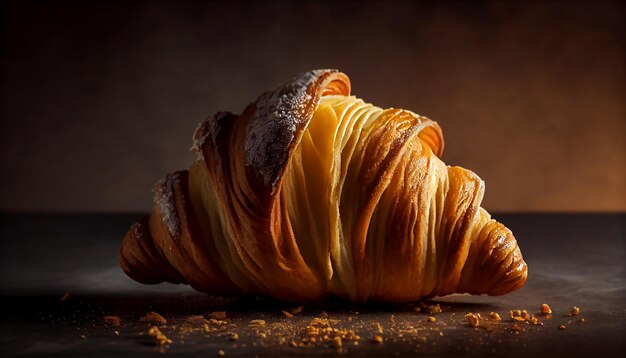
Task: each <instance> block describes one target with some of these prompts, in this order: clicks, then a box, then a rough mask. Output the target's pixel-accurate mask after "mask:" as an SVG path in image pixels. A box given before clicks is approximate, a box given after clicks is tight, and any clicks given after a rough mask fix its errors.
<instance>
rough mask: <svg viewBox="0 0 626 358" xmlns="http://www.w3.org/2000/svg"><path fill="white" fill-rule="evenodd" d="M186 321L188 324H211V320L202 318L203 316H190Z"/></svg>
mask: <svg viewBox="0 0 626 358" xmlns="http://www.w3.org/2000/svg"><path fill="white" fill-rule="evenodd" d="M185 320H186V321H187V322H189V323H207V322H209V320H208V319H206V318H204V316H202V315H194V316H188V317H187V318H186V319H185Z"/></svg>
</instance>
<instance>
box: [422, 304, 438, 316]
mask: <svg viewBox="0 0 626 358" xmlns="http://www.w3.org/2000/svg"><path fill="white" fill-rule="evenodd" d="M425 308H426V311H427V312H428V313H430V314H436V313H441V306H440V305H439V304H436V305H432V306H429V305H426V306H425Z"/></svg>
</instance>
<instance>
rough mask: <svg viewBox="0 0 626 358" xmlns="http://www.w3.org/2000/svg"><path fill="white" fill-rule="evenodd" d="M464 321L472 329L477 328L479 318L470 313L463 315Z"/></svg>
mask: <svg viewBox="0 0 626 358" xmlns="http://www.w3.org/2000/svg"><path fill="white" fill-rule="evenodd" d="M465 319H466V320H467V322H469V325H470V326H472V327H478V324H479V323H480V321H479V316H478V315H476V314H474V313H471V312H470V313H468V314H466V315H465Z"/></svg>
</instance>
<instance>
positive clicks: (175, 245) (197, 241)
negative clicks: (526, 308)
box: [120, 70, 527, 302]
mask: <svg viewBox="0 0 626 358" xmlns="http://www.w3.org/2000/svg"><path fill="white" fill-rule="evenodd" d="M193 140H194V146H193V148H192V149H193V150H194V151H196V153H197V155H196V159H195V161H194V162H193V164H192V166H191V168H190V169H189V171H179V172H175V173H173V174H169V175H168V176H166V177H165V178H164V179H163V180H161V181H159V182H158V183H157V185H156V188H155V190H154V210H153V212H152V214H151V215H150V217H149V218H146V219H144V220H142V221H140V222H138V223H136V224H134V225H133V226H132V227H131V228H130V230H129V231H128V233H127V234H126V236H125V237H124V240H123V243H122V247H121V250H120V265H121V267H122V269H123V270H124V271H125V272H126V273H127V274H128V275H129V276H130V277H131V278H133V279H135V280H137V281H139V282H143V283H147V284H154V283H158V282H162V281H167V282H173V283H187V284H189V285H191V286H192V287H193V288H195V289H196V290H198V291H202V292H206V293H209V294H215V295H242V294H259V295H267V296H272V297H275V298H277V299H282V300H290V301H316V300H321V299H324V298H325V297H327V296H328V295H334V296H338V297H342V298H345V299H348V300H352V301H367V300H377V301H388V302H407V301H415V300H418V299H420V298H423V297H432V296H441V295H447V294H451V293H455V292H459V293H462V292H466V293H471V294H489V295H502V294H505V293H508V292H511V291H513V290H515V289H517V288H519V287H521V286H522V285H523V284H524V282H525V280H526V275H527V267H526V263H525V262H524V260H523V259H522V254H521V253H520V250H519V248H518V246H517V242H516V241H515V238H514V236H513V234H512V233H511V231H510V230H509V229H507V228H506V227H505V226H504V225H502V224H500V223H499V222H497V221H495V220H493V219H491V218H490V215H489V213H487V211H485V210H484V209H482V208H481V207H480V203H481V201H482V197H483V193H484V182H483V181H482V180H481V179H480V178H479V177H478V176H477V175H476V174H474V173H473V172H471V171H469V170H466V169H463V168H460V167H448V166H446V165H445V164H444V163H443V162H442V161H441V159H440V157H441V155H442V153H443V146H444V141H443V134H442V132H441V128H440V127H439V125H438V124H437V123H436V122H434V121H432V120H430V119H428V118H426V117H423V116H420V115H417V114H415V113H413V112H411V111H407V110H402V109H393V108H391V109H385V110H383V109H381V108H378V107H376V106H373V105H371V104H368V103H366V102H364V101H363V100H361V99H359V98H357V97H354V96H351V95H350V81H349V79H348V77H347V76H346V75H345V74H343V73H341V72H338V71H336V70H316V71H311V72H307V73H305V74H302V75H300V76H299V77H296V78H294V79H292V80H291V81H289V82H287V83H286V84H284V85H283V86H281V87H279V88H277V89H276V90H274V91H270V92H266V93H264V94H262V95H261V96H260V97H259V98H258V99H257V100H256V101H255V102H254V103H252V104H250V105H249V106H248V107H247V108H246V109H245V110H244V111H243V113H242V114H241V115H235V114H232V113H228V112H220V113H217V114H215V115H213V116H210V117H209V118H207V119H206V120H204V121H203V122H201V123H200V125H199V126H198V128H197V130H196V132H195V134H194V137H193Z"/></svg>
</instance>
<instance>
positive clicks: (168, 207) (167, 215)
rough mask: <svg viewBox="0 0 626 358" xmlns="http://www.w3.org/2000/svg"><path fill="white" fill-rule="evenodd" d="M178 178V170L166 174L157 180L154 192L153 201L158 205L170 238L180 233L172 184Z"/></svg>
mask: <svg viewBox="0 0 626 358" xmlns="http://www.w3.org/2000/svg"><path fill="white" fill-rule="evenodd" d="M178 180H180V174H179V173H178V172H175V173H172V174H168V175H167V176H166V177H165V178H163V179H161V180H159V181H158V182H157V184H156V188H155V194H154V203H155V204H156V205H157V206H158V207H159V211H160V212H161V216H162V217H163V223H164V224H165V227H166V228H167V231H168V232H169V234H170V235H171V236H172V238H176V237H178V236H180V233H181V228H180V227H181V225H180V219H179V218H178V213H177V211H176V198H175V192H174V184H175V182H176V181H178Z"/></svg>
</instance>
